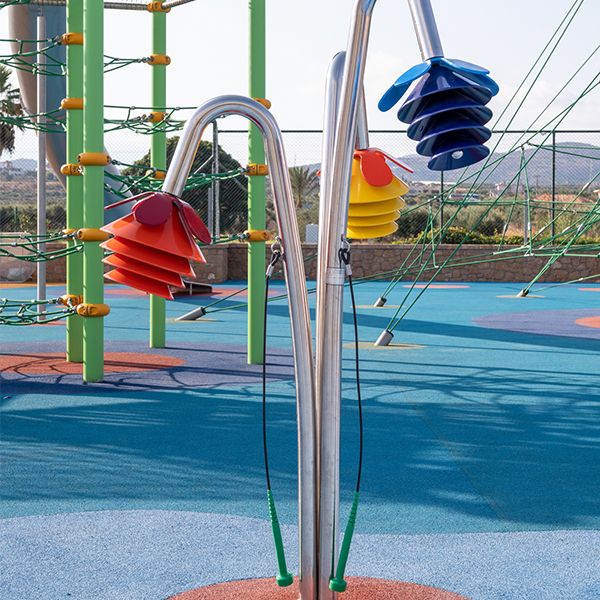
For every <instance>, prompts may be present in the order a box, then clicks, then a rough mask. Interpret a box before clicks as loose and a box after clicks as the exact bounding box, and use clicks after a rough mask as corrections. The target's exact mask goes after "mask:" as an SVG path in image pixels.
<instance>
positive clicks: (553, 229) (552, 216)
mask: <svg viewBox="0 0 600 600" xmlns="http://www.w3.org/2000/svg"><path fill="white" fill-rule="evenodd" d="M555 218H556V129H553V130H552V207H551V210H550V222H551V226H550V231H551V234H552V237H554V236H555V235H556V223H555V222H554V219H555Z"/></svg>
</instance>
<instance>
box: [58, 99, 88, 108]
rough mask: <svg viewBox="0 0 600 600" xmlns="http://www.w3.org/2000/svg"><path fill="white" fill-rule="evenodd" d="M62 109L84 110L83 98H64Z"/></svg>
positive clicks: (61, 102) (61, 104) (61, 103)
mask: <svg viewBox="0 0 600 600" xmlns="http://www.w3.org/2000/svg"><path fill="white" fill-rule="evenodd" d="M60 108H61V110H83V98H63V99H62V100H61V101H60Z"/></svg>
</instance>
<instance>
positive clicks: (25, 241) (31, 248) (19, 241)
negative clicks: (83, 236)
mask: <svg viewBox="0 0 600 600" xmlns="http://www.w3.org/2000/svg"><path fill="white" fill-rule="evenodd" d="M59 242H64V243H65V245H64V246H63V247H62V248H52V249H50V250H48V249H46V246H47V244H56V243H59ZM81 251H83V244H82V243H81V242H79V241H78V240H77V239H76V238H75V235H74V234H72V233H71V234H66V233H62V232H60V233H51V234H47V235H35V234H30V233H18V234H15V233H10V234H0V258H2V257H10V258H15V259H17V260H22V261H26V262H33V263H37V262H45V261H49V260H56V259H58V258H63V257H65V256H68V255H70V254H75V253H76V252H81Z"/></svg>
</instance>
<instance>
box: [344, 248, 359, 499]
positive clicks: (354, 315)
mask: <svg viewBox="0 0 600 600" xmlns="http://www.w3.org/2000/svg"><path fill="white" fill-rule="evenodd" d="M339 258H340V261H341V262H342V263H343V264H344V266H345V267H346V274H347V276H348V287H349V288H350V298H351V299H352V318H353V324H354V370H355V373H356V396H357V400H358V430H359V434H358V435H359V449H358V469H357V474H356V492H359V491H360V480H361V477H362V466H363V454H364V423H363V402H362V393H361V384H360V356H359V347H358V316H357V311H356V298H355V296H354V282H353V279H352V269H351V267H350V250H349V249H348V248H341V249H340V251H339Z"/></svg>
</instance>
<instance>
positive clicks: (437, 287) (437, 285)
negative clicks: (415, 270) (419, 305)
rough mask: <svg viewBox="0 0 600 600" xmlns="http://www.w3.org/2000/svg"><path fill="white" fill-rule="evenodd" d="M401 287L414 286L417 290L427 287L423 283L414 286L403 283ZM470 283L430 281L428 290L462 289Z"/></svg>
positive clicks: (468, 286)
mask: <svg viewBox="0 0 600 600" xmlns="http://www.w3.org/2000/svg"><path fill="white" fill-rule="evenodd" d="M402 287H405V288H411V287H414V288H415V289H417V290H422V289H424V288H426V287H427V284H425V283H417V284H416V285H415V286H412V285H404V286H402ZM470 287H471V286H470V285H457V284H454V283H432V284H431V285H430V286H429V287H428V289H430V290H464V289H467V288H470Z"/></svg>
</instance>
